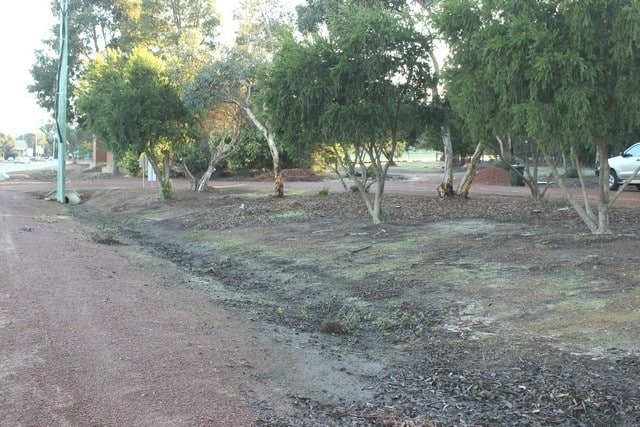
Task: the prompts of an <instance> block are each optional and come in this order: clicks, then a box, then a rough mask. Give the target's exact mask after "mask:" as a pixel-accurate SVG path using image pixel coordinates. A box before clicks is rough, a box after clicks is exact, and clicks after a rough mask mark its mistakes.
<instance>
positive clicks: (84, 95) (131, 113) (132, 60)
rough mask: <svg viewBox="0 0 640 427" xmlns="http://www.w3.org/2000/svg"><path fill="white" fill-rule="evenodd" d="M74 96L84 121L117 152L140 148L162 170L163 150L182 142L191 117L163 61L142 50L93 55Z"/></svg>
mask: <svg viewBox="0 0 640 427" xmlns="http://www.w3.org/2000/svg"><path fill="white" fill-rule="evenodd" d="M76 96H77V103H76V104H77V106H78V110H79V111H80V112H81V113H82V114H83V119H84V125H85V126H86V127H87V129H89V130H91V131H92V132H93V133H95V134H96V135H98V137H99V138H100V141H101V142H102V143H103V145H104V147H105V148H106V149H108V150H111V151H113V152H115V153H116V154H117V155H119V156H123V155H125V154H126V153H132V154H134V155H136V154H138V155H139V154H140V153H145V154H146V155H147V158H148V159H149V161H150V162H151V163H152V164H154V165H156V166H157V167H158V170H161V169H160V168H159V166H160V165H161V164H162V163H163V162H166V161H168V159H170V155H168V153H171V152H172V151H173V150H175V149H176V148H178V147H179V145H180V144H181V143H186V141H187V135H186V133H185V130H186V129H187V128H188V125H189V123H190V121H191V117H190V116H189V114H188V113H187V111H186V110H185V108H184V106H183V104H182V101H181V99H180V97H179V94H178V90H177V88H176V87H175V85H174V84H173V83H172V82H171V80H170V79H169V77H168V75H167V73H166V71H165V69H164V67H163V63H162V61H161V60H160V59H159V58H157V57H156V56H154V55H153V54H151V53H150V52H149V51H148V50H146V49H136V50H135V51H134V52H132V54H131V55H124V54H122V53H120V52H119V51H116V50H109V51H107V53H106V54H105V55H100V56H98V57H97V58H96V59H95V60H94V61H93V62H92V63H91V64H90V66H89V68H88V70H87V72H86V73H85V74H84V78H83V79H82V80H81V81H80V84H79V88H78V91H77V93H76ZM168 170H169V168H168V167H167V168H165V169H164V171H168ZM159 178H160V181H161V182H162V183H163V184H164V183H165V182H167V181H168V180H169V176H164V174H163V175H162V176H160V177H159Z"/></svg>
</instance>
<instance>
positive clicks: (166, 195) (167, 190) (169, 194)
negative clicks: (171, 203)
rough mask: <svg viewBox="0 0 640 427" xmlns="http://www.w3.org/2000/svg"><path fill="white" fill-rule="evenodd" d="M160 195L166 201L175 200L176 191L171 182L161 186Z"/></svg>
mask: <svg viewBox="0 0 640 427" xmlns="http://www.w3.org/2000/svg"><path fill="white" fill-rule="evenodd" d="M160 194H161V195H162V198H163V199H165V200H170V199H173V197H174V196H175V190H174V189H173V184H172V183H171V181H167V182H165V183H163V184H162V185H161V186H160Z"/></svg>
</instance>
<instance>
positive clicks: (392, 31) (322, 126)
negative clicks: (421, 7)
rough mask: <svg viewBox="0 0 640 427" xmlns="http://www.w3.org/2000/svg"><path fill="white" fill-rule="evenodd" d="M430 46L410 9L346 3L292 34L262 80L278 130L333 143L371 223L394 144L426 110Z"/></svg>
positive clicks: (423, 119) (415, 130)
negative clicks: (316, 27)
mask: <svg viewBox="0 0 640 427" xmlns="http://www.w3.org/2000/svg"><path fill="white" fill-rule="evenodd" d="M429 49H431V39H430V37H429V36H428V35H425V34H423V33H422V32H420V31H418V30H417V29H416V25H415V21H414V20H413V19H412V18H411V16H410V15H409V14H407V13H401V12H393V11H389V10H385V9H384V8H383V7H375V6H374V7H368V6H360V5H353V4H346V5H343V6H340V7H339V9H338V10H337V11H333V12H331V13H330V14H329V16H328V20H327V28H326V31H319V32H316V33H314V34H313V35H312V36H311V37H309V38H306V39H304V40H301V41H295V40H294V39H293V38H291V39H290V40H289V41H288V43H287V44H286V45H285V46H284V48H283V49H282V50H281V51H280V52H279V53H278V54H277V55H276V57H275V59H274V63H273V67H272V68H271V69H270V71H269V75H268V78H267V79H266V85H265V86H266V87H265V90H264V94H263V95H264V99H265V102H266V104H267V106H268V108H269V112H270V115H271V117H272V119H273V123H274V126H275V129H276V130H277V132H278V134H279V135H280V137H281V138H283V139H287V140H290V141H297V142H298V143H299V144H301V145H307V146H311V147H316V148H318V149H322V148H325V149H329V150H331V151H332V152H333V153H334V154H335V156H334V158H335V159H336V160H337V161H338V162H339V163H340V165H341V166H342V168H343V169H344V171H345V173H346V174H347V175H348V176H349V177H350V178H351V179H352V180H353V181H354V183H355V185H356V186H357V187H358V190H359V191H360V193H361V194H362V196H363V198H364V201H365V204H366V206H367V209H368V212H369V214H370V216H371V218H372V220H373V222H374V223H379V222H381V221H382V220H383V215H382V211H381V204H382V197H383V193H384V185H385V178H386V176H387V171H388V169H389V166H390V165H391V161H392V159H393V155H394V153H395V151H396V149H397V147H398V144H399V143H400V142H401V141H407V140H413V139H415V138H416V137H417V135H419V134H420V133H421V132H422V130H423V128H424V126H425V124H426V123H427V118H428V117H429V104H430V101H431V100H430V99H429V97H428V94H429V89H430V88H431V87H432V83H433V76H432V74H431V68H430V65H429V62H428V61H427V59H426V58H428V54H427V51H428V50H429ZM371 179H373V180H374V181H375V191H374V192H373V194H371V193H370V192H369V191H368V190H369V184H368V183H370V182H371Z"/></svg>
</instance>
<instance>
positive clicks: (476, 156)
mask: <svg viewBox="0 0 640 427" xmlns="http://www.w3.org/2000/svg"><path fill="white" fill-rule="evenodd" d="M484 149H485V146H484V144H483V143H482V142H479V143H478V145H477V146H476V151H475V152H474V153H473V156H471V162H470V163H469V167H468V168H467V173H465V174H464V177H463V178H462V181H461V182H460V185H459V186H458V191H457V193H458V197H462V198H467V197H469V190H471V184H472V183H473V178H474V177H475V176H476V171H477V170H478V164H479V163H480V159H482V154H483V153H484Z"/></svg>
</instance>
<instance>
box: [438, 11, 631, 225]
mask: <svg viewBox="0 0 640 427" xmlns="http://www.w3.org/2000/svg"><path fill="white" fill-rule="evenodd" d="M637 19H640V2H637V1H636V0H584V1H573V0H564V1H560V2H547V1H542V0H525V1H523V0H495V1H493V0H492V1H479V0H443V1H442V2H441V3H440V11H439V13H438V14H437V15H436V16H435V19H434V23H435V25H436V26H437V28H438V29H439V30H440V31H441V33H442V35H443V36H444V37H445V39H446V40H447V41H448V42H449V44H450V47H451V50H452V52H453V55H452V58H451V61H450V67H449V69H448V70H447V73H446V80H447V94H448V97H449V99H450V101H451V105H452V110H453V111H454V113H455V114H456V115H457V116H458V117H460V118H461V119H462V120H463V122H464V125H465V127H466V128H467V129H469V131H470V133H471V134H472V136H473V137H474V138H476V139H479V140H485V141H486V140H490V139H491V137H492V136H494V135H512V136H514V137H516V138H518V137H520V138H521V139H527V140H529V141H531V142H532V143H535V147H536V148H537V149H540V150H541V151H544V152H545V153H546V156H547V157H548V158H549V157H550V156H552V155H553V154H555V155H556V156H557V155H560V154H562V155H564V156H566V157H570V156H571V157H577V158H580V157H582V158H584V157H586V156H588V155H590V154H594V153H595V151H596V149H597V151H598V152H599V153H600V155H601V156H602V158H603V159H605V160H606V157H607V155H608V152H609V149H610V144H619V142H620V141H621V139H622V138H624V137H627V136H628V135H629V134H630V133H631V132H633V131H637V129H638V128H639V125H640V80H639V79H638V78H637V76H638V74H639V73H640V55H638V51H640V31H638V30H637V27H638V26H637V21H636V20H637ZM530 147H531V146H530ZM526 154H527V157H526V158H529V157H531V156H530V154H529V153H526ZM600 185H602V186H603V189H602V191H601V192H600V194H601V198H600V200H599V214H594V213H592V212H588V211H587V210H588V209H589V208H588V203H586V202H585V208H586V209H582V210H580V209H578V213H580V214H581V217H582V218H583V220H585V222H586V223H587V225H589V227H590V228H591V229H592V230H596V231H597V230H601V231H597V232H608V224H607V222H608V220H607V219H606V215H607V213H606V212H607V211H606V209H607V208H606V206H607V205H608V198H607V197H608V196H607V191H606V188H604V187H606V185H607V183H606V180H601V181H600ZM574 207H577V205H575V206H574ZM598 216H600V217H601V218H600V219H599V220H598V219H597V218H598Z"/></svg>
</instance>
